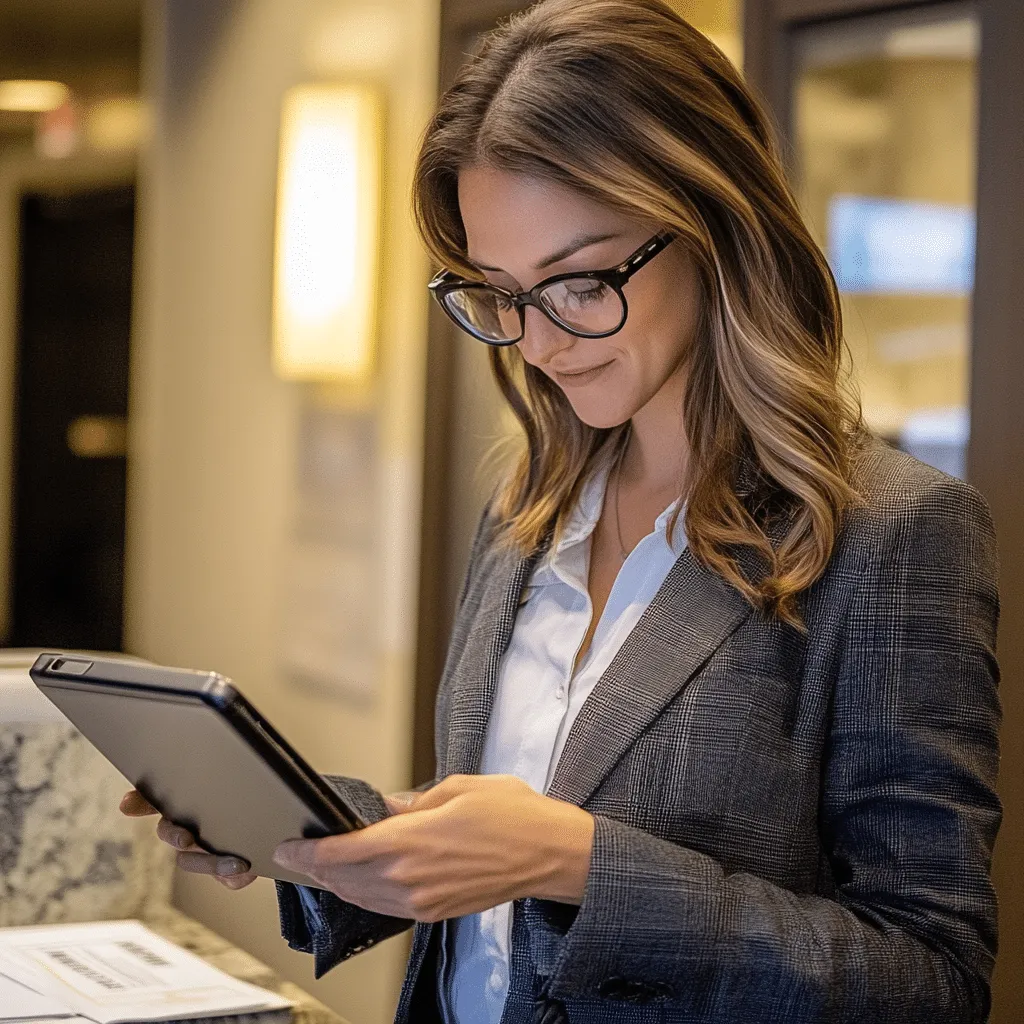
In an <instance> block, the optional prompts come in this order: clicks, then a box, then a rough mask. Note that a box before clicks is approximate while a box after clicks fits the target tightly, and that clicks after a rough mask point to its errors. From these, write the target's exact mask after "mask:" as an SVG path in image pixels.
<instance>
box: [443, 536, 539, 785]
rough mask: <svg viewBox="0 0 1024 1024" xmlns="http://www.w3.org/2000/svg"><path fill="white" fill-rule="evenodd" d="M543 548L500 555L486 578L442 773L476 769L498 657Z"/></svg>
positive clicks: (457, 686)
mask: <svg viewBox="0 0 1024 1024" xmlns="http://www.w3.org/2000/svg"><path fill="white" fill-rule="evenodd" d="M543 552H544V548H543V547H541V548H539V549H538V550H536V551H534V552H533V553H532V554H530V555H526V556H522V557H519V556H516V555H514V554H508V555H503V556H501V557H499V558H498V559H496V564H495V565H494V567H493V568H492V569H490V571H489V572H488V573H487V575H486V578H485V579H484V582H483V584H482V586H483V590H482V593H481V595H480V599H479V605H478V608H477V611H476V614H475V615H474V624H473V627H472V629H471V631H470V634H469V636H468V637H467V639H466V644H465V648H464V652H463V657H462V659H461V660H460V662H459V664H458V666H457V668H456V670H455V672H454V673H453V676H452V693H451V703H450V706H449V716H448V747H447V751H446V755H445V763H444V773H445V775H456V774H462V775H472V774H475V773H476V772H478V771H479V770H480V759H481V757H482V755H483V748H484V738H485V735H486V732H487V720H488V718H489V716H490V713H491V706H492V705H493V703H494V691H495V689H496V688H497V685H498V669H499V668H500V666H501V658H502V655H503V654H504V653H505V649H506V648H507V647H508V645H509V641H510V640H511V639H512V628H513V626H514V625H515V619H516V609H517V608H518V606H519V597H520V595H521V594H522V591H523V587H524V586H525V585H526V581H527V580H528V579H529V578H530V574H531V573H532V572H533V569H534V566H535V565H536V563H537V560H538V559H539V558H540V556H541V555H542V554H543Z"/></svg>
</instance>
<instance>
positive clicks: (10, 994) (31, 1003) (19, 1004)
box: [0, 975, 71, 1024]
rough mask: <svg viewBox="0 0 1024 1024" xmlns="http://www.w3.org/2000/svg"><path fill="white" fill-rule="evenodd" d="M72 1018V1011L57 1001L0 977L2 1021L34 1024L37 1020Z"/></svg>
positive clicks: (0, 1011)
mask: <svg viewBox="0 0 1024 1024" xmlns="http://www.w3.org/2000/svg"><path fill="white" fill-rule="evenodd" d="M70 1016H71V1011H70V1010H69V1009H68V1008H67V1007H66V1006H65V1005H64V1004H63V1003H61V1002H58V1001H57V1000H56V999H51V998H50V997H49V996H41V995H39V993H38V992H34V991H33V990H32V989H30V988H26V987H25V986H24V985H22V984H19V983H18V982H17V981H14V979H13V978H5V977H4V976H3V975H0V1021H22V1022H24V1024H32V1022H33V1021H36V1020H53V1019H54V1018H56V1017H63V1018H65V1020H66V1019H67V1018H68V1017H70Z"/></svg>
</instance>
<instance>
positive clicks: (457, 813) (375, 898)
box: [274, 775, 594, 921]
mask: <svg viewBox="0 0 1024 1024" xmlns="http://www.w3.org/2000/svg"><path fill="white" fill-rule="evenodd" d="M410 795H411V796H412V799H411V801H410V802H409V803H408V804H407V805H405V806H402V800H401V799H400V797H404V796H410ZM388 807H389V809H391V810H392V812H393V815H392V817H390V818H385V819H383V820H382V821H379V822H376V823H375V824H373V825H370V826H368V827H367V828H364V829H359V830H358V831H355V832H348V833H346V834H344V835H340V836H329V837H328V838H326V839H300V840H291V841H289V842H286V843H282V844H281V845H280V846H279V847H278V848H277V850H276V852H275V854H274V859H275V861H276V862H277V863H278V864H280V865H281V866H282V867H284V868H287V869H288V870H290V871H297V872H299V873H300V874H304V875H308V876H309V877H310V879H312V880H313V881H314V882H315V883H316V884H317V885H319V886H321V887H322V888H325V889H329V890H330V891H331V892H333V893H335V894H336V895H337V896H339V897H340V898H341V899H343V900H345V901H346V902H349V903H354V904H356V905H357V906H360V907H363V908H364V909H366V910H372V911H376V912H377V913H380V914H390V915H391V916H393V917H405V918H413V919H415V920H417V921H440V920H442V919H444V918H448V917H458V916H461V915H463V914H472V913H476V912H477V911H480V910H485V909H487V908H489V907H494V906H497V905H498V904H500V903H505V902H507V901H508V900H513V899H519V898H521V897H526V896H536V897H540V898H543V899H551V900H557V901H559V902H563V903H579V902H580V901H581V900H582V898H583V890H584V886H585V884H586V880H587V874H588V872H589V869H590V851H591V846H592V844H593V837H594V819H593V817H592V816H591V815H590V814H589V813H588V812H587V811H584V810H582V809H581V808H579V807H577V806H575V805H574V804H570V803H566V802H564V801H561V800H555V799H552V798H551V797H546V796H542V795H541V794H539V793H537V792H536V791H535V790H533V789H532V788H531V787H530V786H529V785H527V784H526V783H525V782H523V781H522V780H521V779H518V778H516V777H515V776H512V775H451V776H449V777H448V778H446V779H444V780H443V781H442V782H439V783H438V784H437V785H436V786H434V787H433V788H432V789H429V790H427V792H425V793H415V794H396V795H395V796H394V797H391V798H388Z"/></svg>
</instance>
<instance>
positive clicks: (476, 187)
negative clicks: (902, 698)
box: [459, 165, 700, 427]
mask: <svg viewBox="0 0 1024 1024" xmlns="http://www.w3.org/2000/svg"><path fill="white" fill-rule="evenodd" d="M459 207H460V209H461V211H462V220H463V223H464V225H465V228H466V239H467V248H468V254H469V259H470V261H471V262H472V263H473V264H474V265H475V266H477V267H478V268H479V269H480V270H481V272H482V273H483V274H484V275H485V276H486V278H487V280H488V281H490V282H491V283H492V284H496V285H500V286H501V287H503V288H509V289H512V290H515V291H525V290H527V289H530V288H532V287H533V286H534V285H535V284H537V282H538V281H541V280H543V279H544V278H546V277H551V276H552V275H554V274H565V273H572V272H574V271H588V270H604V269H606V268H608V267H614V266H617V265H618V264H619V263H621V262H622V261H623V260H625V259H626V257H628V256H629V255H631V254H632V253H633V252H634V250H636V249H638V248H639V247H640V246H641V245H643V244H644V242H646V241H647V240H648V239H649V238H651V237H652V236H653V235H654V234H655V233H656V232H657V231H658V230H659V225H657V224H650V223H643V222H640V221H637V220H633V219H631V218H630V217H627V216H624V215H623V214H621V213H617V212H616V211H614V210H611V209H608V208H607V207H604V206H601V205H599V204H597V203H595V202H593V201H591V200H589V199H587V198H585V197H583V196H581V195H579V194H577V193H575V192H572V191H570V190H569V189H566V188H564V187H562V186H560V185H558V184H555V183H552V182H546V181H541V180H539V179H536V178H531V177H527V176H524V175H518V174H511V173H509V172H506V171H501V170H496V169H495V168H493V167H489V166H486V165H474V166H471V167H467V168H466V169H464V170H463V171H462V172H461V173H460V175H459ZM554 256H557V257H558V258H557V260H555V261H552V257H554ZM623 291H624V293H625V295H626V299H627V302H628V306H629V315H628V317H627V319H626V323H625V325H624V326H623V328H622V329H621V330H620V331H619V332H618V333H617V334H613V335H611V336H610V337H607V338H577V337H575V336H573V335H571V334H568V333H567V332H565V331H563V330H562V329H561V328H559V327H557V326H556V325H555V324H554V323H552V322H551V321H550V320H549V319H548V318H547V317H546V316H544V314H543V313H541V311H540V310H539V309H536V308H535V307H533V306H527V307H526V330H525V334H524V336H523V338H522V340H521V341H519V342H518V343H517V345H518V348H519V351H520V352H521V353H522V356H523V358H524V359H525V360H526V361H527V362H528V363H530V364H531V365H532V366H535V367H537V369H538V370H540V371H541V372H543V373H545V374H546V375H547V376H548V377H550V378H551V379H552V380H553V381H555V382H556V383H557V384H558V385H559V387H561V388H562V390H563V392H564V393H565V396H566V398H568V400H569V402H570V403H571V404H572V407H573V409H574V410H575V411H576V415H577V416H579V418H580V419H581V420H582V421H583V422H584V423H587V424H589V425H590V426H592V427H613V426H617V425H618V424H620V423H624V422H626V420H629V419H631V418H632V417H633V416H634V415H635V414H636V413H637V412H639V411H640V410H641V409H643V408H644V407H645V406H647V405H648V403H650V402H651V401H652V399H654V398H655V397H656V396H658V395H662V396H663V397H665V398H668V397H671V398H672V404H673V406H674V407H675V408H676V409H678V408H680V407H681V396H682V390H683V383H684V365H683V364H684V357H685V355H686V353H687V351H688V349H689V347H690V344H691V341H692V339H693V335H694V331H695V327H696V324H697V322H698V319H699V315H698V314H699V302H700V290H699V286H698V280H697V273H696V269H695V267H694V265H693V261H692V260H691V259H690V257H689V256H688V255H687V253H686V251H685V250H684V248H683V246H682V245H681V244H680V243H679V242H675V243H673V244H672V245H670V246H669V247H668V248H667V249H665V250H664V251H663V252H661V253H659V254H658V255H657V256H656V257H655V258H654V259H653V260H652V261H651V262H650V263H648V264H647V265H646V266H645V267H642V268H641V269H640V270H639V271H637V273H636V274H635V275H634V276H633V277H632V278H631V279H630V280H629V282H628V283H627V284H626V285H625V287H624V289H623Z"/></svg>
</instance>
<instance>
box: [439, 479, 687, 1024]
mask: <svg viewBox="0 0 1024 1024" xmlns="http://www.w3.org/2000/svg"><path fill="white" fill-rule="evenodd" d="M608 476H609V467H608V466H607V465H605V466H603V467H601V468H600V469H598V470H596V471H595V472H594V474H593V475H592V476H591V477H590V479H589V480H588V481H587V483H586V484H585V485H584V487H583V490H582V491H581V494H580V498H579V501H578V502H577V506H576V509H575V510H574V512H573V514H572V516H571V517H570V520H569V523H568V524H567V526H566V530H565V533H564V535H563V536H562V538H561V540H560V542H559V543H558V545H557V547H555V548H554V549H553V550H552V551H551V552H549V554H548V555H547V556H546V557H545V558H544V559H542V560H541V561H540V562H539V563H538V565H537V566H536V568H535V569H534V572H533V574H532V576H531V578H530V580H529V581H528V583H527V585H526V587H525V589H524V592H523V595H522V597H521V599H520V606H519V610H518V612H517V614H516V621H515V627H514V629H513V632H512V638H511V640H510V642H509V646H508V649H507V650H506V652H505V655H504V657H503V659H502V663H501V667H500V671H499V674H498V685H497V690H496V693H495V696H494V705H493V707H492V709H491V714H490V718H489V720H488V727H487V736H486V740H485V743H484V750H483V756H482V759H481V764H480V773H481V774H507V775H516V776H518V777H519V778H520V779H523V780H524V781H525V782H527V783H529V784H530V785H531V786H532V787H533V788H534V789H535V790H537V792H538V793H544V792H546V791H547V788H548V786H549V785H550V783H551V778H552V776H553V774H554V771H555V767H556V766H557V764H558V758H559V757H560V755H561V753H562V748H563V747H564V746H565V741H566V739H567V737H568V735H569V730H570V729H571V728H572V724H573V722H574V721H575V719H576V716H577V714H579V710H580V708H581V707H582V706H583V702H584V701H585V700H586V699H587V697H588V696H589V694H590V691H591V690H593V688H594V685H595V684H596V683H597V681H598V680H599V679H600V678H601V675H602V674H603V673H604V671H605V669H606V668H607V667H608V665H609V663H610V662H611V660H612V658H613V657H614V656H615V653H616V652H617V651H618V649H619V647H620V646H621V645H622V642H623V641H624V640H625V639H626V637H627V636H628V635H629V632H630V631H631V630H632V629H633V627H634V626H635V625H636V623H637V620H638V619H639V618H640V616H641V614H642V613H643V611H644V609H645V608H646V607H647V606H648V604H650V602H651V599H652V598H653V597H654V595H655V594H656V593H657V591H658V589H659V588H660V586H661V584H662V582H663V581H664V579H665V576H666V575H667V574H668V571H669V569H671V568H672V565H673V564H674V563H675V561H676V559H677V558H678V557H679V555H680V554H681V553H682V551H683V549H684V548H685V546H686V538H685V535H684V533H683V521H682V513H680V516H679V519H678V521H677V522H676V526H675V530H674V531H673V537H672V539H671V541H670V540H669V538H668V536H667V532H666V531H667V525H668V519H669V517H670V515H671V513H672V511H673V509H674V508H675V505H676V502H673V503H672V504H670V505H669V506H668V508H666V509H665V510H664V511H663V512H662V513H661V515H660V516H658V518H657V520H656V521H655V524H654V530H653V531H652V532H651V533H649V534H648V535H647V536H646V537H644V539H643V540H641V541H640V543H639V544H637V546H636V547H635V548H634V549H633V550H632V551H631V552H630V554H629V557H628V558H627V559H626V561H625V562H624V563H623V565H622V567H621V568H620V569H619V572H618V575H617V576H616V578H615V583H614V584H613V586H612V589H611V593H610V594H609V595H608V602H607V604H606V605H605V608H604V611H603V613H602V615H601V619H600V621H599V622H598V625H597V629H596V631H595V632H594V636H593V639H592V641H591V644H590V647H589V648H588V650H587V653H586V655H585V656H584V658H583V660H582V661H581V662H580V664H579V666H578V668H577V670H576V672H575V674H574V673H573V665H574V663H575V660H576V655H577V652H578V651H579V649H580V646H581V644H582V643H583V639H584V637H585V636H586V633H587V630H588V629H589V628H590V622H591V617H592V615H593V605H592V603H591V600H590V595H589V592H588V589H587V580H588V576H589V565H590V537H591V534H592V533H593V531H594V527H595V526H596V524H597V521H598V519H599V518H600V515H601V509H602V506H603V504H604V494H605V488H606V486H607V483H608ZM511 929H512V904H511V903H503V904H501V905H500V906H497V907H492V908H491V909H490V910H484V911H482V912H481V913H478V914H470V915H467V916H465V917H460V918H453V919H451V920H449V921H446V922H444V928H443V932H442V939H443V941H442V946H441V949H442V955H441V958H440V963H439V976H438V996H439V1004H440V1006H441V1008H442V1012H443V1014H444V1017H445V1021H446V1024H498V1022H499V1021H500V1020H501V1015H502V1011H503V1008H504V1005H505V999H506V996H507V994H508V986H509V947H510V944H511Z"/></svg>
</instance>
